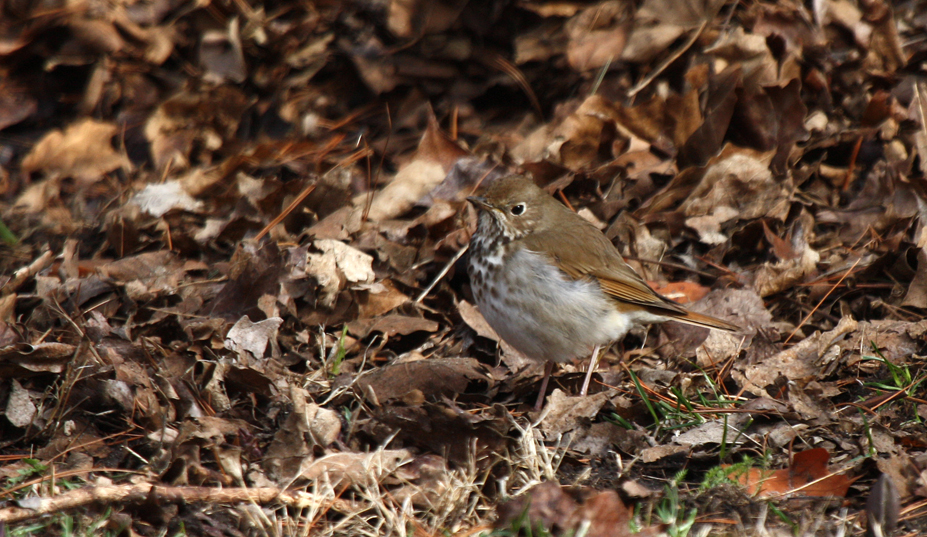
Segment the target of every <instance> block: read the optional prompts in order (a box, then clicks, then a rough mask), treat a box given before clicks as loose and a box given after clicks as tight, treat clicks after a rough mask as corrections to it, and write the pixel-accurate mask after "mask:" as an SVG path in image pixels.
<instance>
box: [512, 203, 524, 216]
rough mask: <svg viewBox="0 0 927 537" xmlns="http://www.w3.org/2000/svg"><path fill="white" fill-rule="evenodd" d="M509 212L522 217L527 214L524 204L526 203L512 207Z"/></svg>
mask: <svg viewBox="0 0 927 537" xmlns="http://www.w3.org/2000/svg"><path fill="white" fill-rule="evenodd" d="M509 212H510V213H512V214H513V215H515V216H521V215H523V214H525V204H524V203H516V204H515V205H512V208H511V209H509Z"/></svg>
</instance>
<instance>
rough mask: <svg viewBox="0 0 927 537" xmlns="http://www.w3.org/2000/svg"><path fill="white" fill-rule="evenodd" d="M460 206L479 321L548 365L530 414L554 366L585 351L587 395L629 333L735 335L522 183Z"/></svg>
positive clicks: (510, 182)
mask: <svg viewBox="0 0 927 537" xmlns="http://www.w3.org/2000/svg"><path fill="white" fill-rule="evenodd" d="M467 199H468V201H470V202H471V203H472V204H473V205H474V206H476V208H477V209H478V210H479V220H478V222H477V227H476V233H475V234H474V235H473V237H472V239H471V240H470V264H469V270H468V272H469V274H470V282H471V287H472V289H473V295H474V297H475V298H476V303H477V305H478V306H479V308H480V312H481V313H482V314H483V317H485V318H486V321H487V322H489V324H490V326H492V327H493V329H494V330H495V331H496V333H497V334H499V336H501V337H502V338H503V339H504V340H505V341H506V342H508V343H509V344H510V345H512V346H513V347H515V348H516V349H517V350H518V351H519V352H521V353H522V354H524V355H526V356H528V357H529V358H533V359H536V360H541V361H544V362H546V368H545V374H544V381H543V382H542V383H541V393H540V394H538V399H537V403H536V404H535V409H540V408H541V405H542V403H543V402H544V396H545V392H546V391H547V382H548V379H549V377H550V372H551V369H552V367H553V363H554V362H566V361H569V360H572V359H574V358H576V357H577V356H580V355H584V354H585V353H587V352H589V351H590V350H592V361H591V363H590V365H589V370H588V372H587V373H586V379H585V381H584V382H583V387H582V389H581V391H580V395H585V394H586V391H587V389H588V388H589V380H590V379H591V378H592V372H593V370H594V369H595V360H596V356H597V354H598V351H599V348H600V347H601V346H602V345H606V344H609V343H611V342H613V341H616V340H618V339H620V338H622V337H624V335H625V334H627V332H628V330H630V329H631V327H632V326H634V325H638V324H648V323H660V322H664V321H670V320H672V321H679V322H683V323H688V324H694V325H698V326H705V327H708V328H717V329H720V330H729V331H734V330H737V327H736V326H734V325H732V324H730V323H727V322H725V321H722V320H720V319H715V318H714V317H709V316H707V315H701V314H698V313H693V312H691V311H687V310H686V309H685V308H683V307H682V306H680V305H679V304H677V303H675V302H673V301H671V300H669V299H667V298H664V297H663V296H660V295H659V294H657V293H656V292H655V291H654V290H653V289H651V288H650V287H649V286H648V285H647V283H646V282H645V281H644V279H643V278H641V277H640V275H639V274H637V272H635V271H634V269H633V268H631V266H630V265H628V264H627V263H626V262H625V261H624V259H622V257H621V254H620V253H618V250H617V249H615V247H614V245H612V243H611V241H609V240H608V239H607V238H606V237H605V235H603V234H602V232H601V231H599V230H598V229H597V228H596V227H595V226H593V225H592V224H590V223H589V222H587V221H586V220H584V219H583V218H582V217H580V216H578V215H577V214H575V213H574V212H572V211H571V210H569V209H568V208H566V207H565V206H564V205H562V204H561V203H559V202H558V201H557V200H555V199H554V198H553V197H551V196H550V195H548V194H547V193H546V192H544V191H543V190H541V189H540V188H538V187H537V186H536V185H535V184H534V183H533V182H532V181H531V180H529V179H527V178H525V177H522V176H517V175H516V176H509V177H504V178H501V179H498V180H496V181H495V182H494V183H493V184H492V185H491V186H490V187H489V189H488V190H487V191H486V194H485V196H484V197H471V198H467Z"/></svg>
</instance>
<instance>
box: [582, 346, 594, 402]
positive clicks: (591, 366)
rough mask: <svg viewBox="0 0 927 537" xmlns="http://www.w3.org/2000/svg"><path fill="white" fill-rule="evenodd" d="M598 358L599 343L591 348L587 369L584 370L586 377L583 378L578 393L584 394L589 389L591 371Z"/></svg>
mask: <svg viewBox="0 0 927 537" xmlns="http://www.w3.org/2000/svg"><path fill="white" fill-rule="evenodd" d="M598 360H599V345H596V346H595V348H594V349H592V358H591V359H590V360H589V370H588V371H586V378H585V379H584V380H583V388H582V389H581V390H579V395H586V391H588V390H589V383H590V382H591V381H592V373H593V372H594V371H595V365H596V362H597V361H598Z"/></svg>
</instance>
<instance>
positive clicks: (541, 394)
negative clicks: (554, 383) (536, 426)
mask: <svg viewBox="0 0 927 537" xmlns="http://www.w3.org/2000/svg"><path fill="white" fill-rule="evenodd" d="M553 370H554V363H553V362H547V363H546V364H544V380H542V381H541V391H540V392H538V400H537V401H536V402H535V403H534V411H535V412H540V411H541V408H542V407H543V406H544V396H545V395H547V383H548V382H550V373H551V372H552V371H553Z"/></svg>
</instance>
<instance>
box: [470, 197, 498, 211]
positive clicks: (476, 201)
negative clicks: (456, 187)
mask: <svg viewBox="0 0 927 537" xmlns="http://www.w3.org/2000/svg"><path fill="white" fill-rule="evenodd" d="M467 201H469V202H470V203H472V204H473V206H474V207H476V208H477V209H492V205H490V204H489V203H487V202H486V198H484V197H482V196H470V197H468V198H467Z"/></svg>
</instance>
